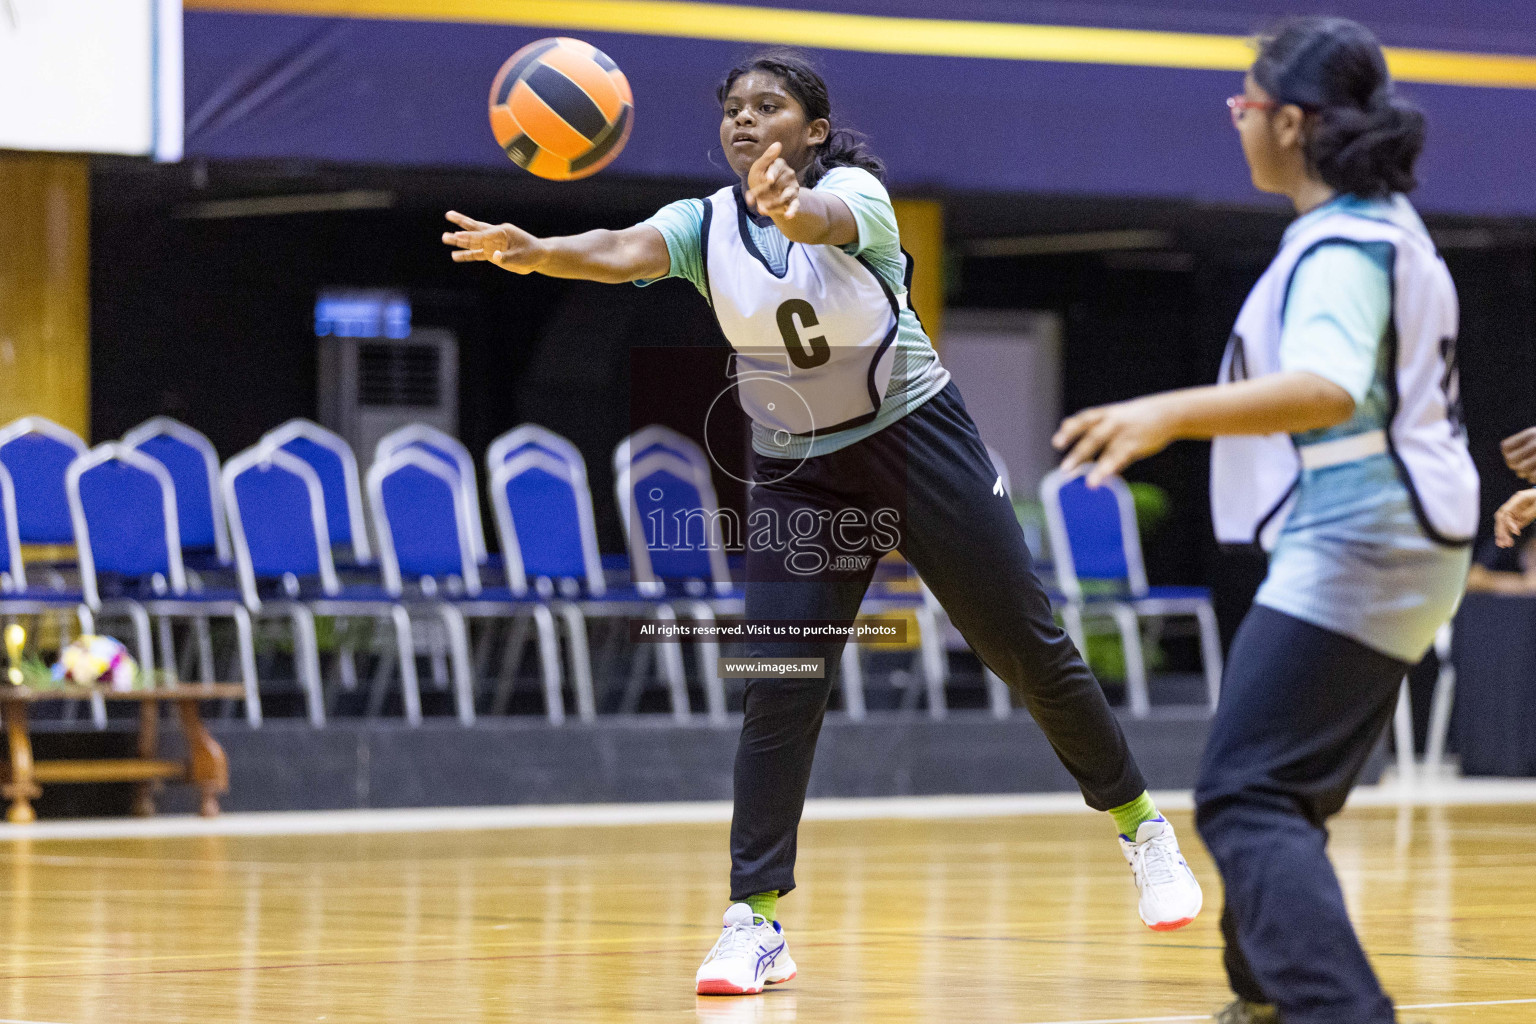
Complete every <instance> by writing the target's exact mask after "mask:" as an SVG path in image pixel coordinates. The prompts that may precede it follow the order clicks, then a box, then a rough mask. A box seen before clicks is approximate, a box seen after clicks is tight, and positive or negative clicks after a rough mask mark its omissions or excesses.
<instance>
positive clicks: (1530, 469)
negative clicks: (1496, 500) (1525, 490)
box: [1499, 427, 1536, 483]
mask: <svg viewBox="0 0 1536 1024" xmlns="http://www.w3.org/2000/svg"><path fill="white" fill-rule="evenodd" d="M1499 450H1500V451H1502V452H1503V453H1504V464H1505V465H1507V466H1508V467H1509V468H1510V469H1512V470H1514V471H1515V475H1516V476H1518V477H1519V478H1520V479H1522V480H1526V481H1529V482H1531V483H1536V427H1526V428H1525V429H1524V430H1522V431H1520V433H1518V434H1511V435H1510V436H1509V437H1506V438H1505V439H1504V440H1502V441H1500V442H1499Z"/></svg>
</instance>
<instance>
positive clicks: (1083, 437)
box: [1051, 395, 1174, 487]
mask: <svg viewBox="0 0 1536 1024" xmlns="http://www.w3.org/2000/svg"><path fill="white" fill-rule="evenodd" d="M1166 408H1167V407H1166V405H1165V404H1164V403H1163V402H1162V401H1161V400H1160V397H1159V396H1155V395H1154V396H1152V397H1149V398H1137V399H1134V400H1132V401H1129V402H1117V403H1115V404H1114V405H1101V406H1097V407H1095V408H1092V409H1084V410H1083V411H1082V412H1080V413H1078V414H1077V415H1075V416H1068V417H1067V418H1066V419H1065V420H1063V421H1062V423H1061V426H1060V427H1059V428H1058V429H1057V431H1056V434H1055V436H1054V437H1052V438H1051V445H1052V446H1053V447H1054V448H1055V449H1056V450H1057V451H1064V452H1066V453H1067V457H1066V458H1064V459H1062V461H1061V468H1062V471H1063V472H1066V473H1070V472H1072V471H1073V470H1075V469H1077V468H1078V467H1079V466H1085V465H1087V464H1088V463H1090V462H1091V463H1093V464H1094V466H1093V469H1092V470H1090V471H1089V473H1088V486H1089V487H1098V486H1099V485H1100V484H1102V483H1104V481H1106V480H1108V479H1109V478H1110V477H1112V476H1115V475H1117V474H1119V473H1120V472H1121V471H1122V470H1124V469H1125V468H1126V467H1127V466H1129V465H1130V464H1131V463H1133V462H1137V461H1139V460H1141V459H1144V458H1146V457H1147V456H1149V455H1156V454H1157V453H1158V452H1160V451H1162V450H1163V449H1164V448H1166V447H1168V444H1169V442H1171V441H1173V440H1174V433H1173V426H1172V423H1171V419H1170V417H1169V416H1168V414H1167V412H1166Z"/></svg>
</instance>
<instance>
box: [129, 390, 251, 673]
mask: <svg viewBox="0 0 1536 1024" xmlns="http://www.w3.org/2000/svg"><path fill="white" fill-rule="evenodd" d="M122 443H123V444H125V445H127V446H128V447H130V448H134V449H137V450H138V451H141V452H143V453H144V454H145V455H148V456H149V457H150V458H152V459H154V460H156V461H157V462H159V463H160V464H161V465H162V466H164V467H165V468H166V470H167V472H169V473H170V474H171V481H172V482H173V483H174V484H175V485H176V514H177V516H179V517H180V522H179V523H178V526H179V528H180V530H181V559H182V564H183V565H184V566H185V567H186V570H187V573H188V577H187V579H188V583H189V585H190V586H191V587H192V589H194V590H197V589H200V588H201V587H202V585H203V579H202V576H201V574H203V573H211V574H213V575H214V578H215V579H217V578H218V575H219V574H225V580H224V582H225V583H226V585H227V583H228V580H229V576H230V575H232V574H233V571H234V556H233V555H232V554H231V552H230V547H229V527H228V524H227V522H226V520H225V516H224V499H223V498H222V497H221V496H220V494H219V455H218V452H216V451H215V450H214V447H213V442H211V441H209V440H208V438H207V437H206V436H205V435H204V434H203V433H202V432H200V431H198V430H194V429H193V428H192V427H189V426H187V425H186V424H185V423H182V422H180V421H179V420H174V419H172V418H170V417H169V416H156V417H154V418H153V419H149V420H145V421H144V422H143V423H141V424H139V425H138V426H137V427H134V428H133V429H132V430H130V431H128V433H126V434H124V435H123V442H122ZM193 633H194V636H195V638H196V640H197V644H196V647H197V661H198V674H199V676H200V678H201V679H202V680H203V681H204V682H213V681H214V679H213V676H214V670H213V635H212V632H211V631H210V629H209V625H208V620H207V619H195V620H194V621H193Z"/></svg>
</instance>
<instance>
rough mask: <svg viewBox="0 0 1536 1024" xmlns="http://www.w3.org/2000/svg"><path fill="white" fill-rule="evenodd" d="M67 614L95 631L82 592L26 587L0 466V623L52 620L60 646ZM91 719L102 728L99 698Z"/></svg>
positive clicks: (11, 494)
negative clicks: (14, 619)
mask: <svg viewBox="0 0 1536 1024" xmlns="http://www.w3.org/2000/svg"><path fill="white" fill-rule="evenodd" d="M71 613H73V615H74V618H75V621H76V623H77V624H78V625H79V628H80V632H81V633H82V634H88V633H94V632H95V631H96V620H95V617H94V616H93V615H92V614H91V610H90V608H88V607H86V604H85V595H84V594H83V593H81V592H80V591H78V590H62V589H56V588H44V587H33V586H30V585H28V582H27V567H26V563H25V562H24V561H23V559H22V552H21V531H20V529H19V528H18V527H17V524H16V490H15V487H14V485H13V484H12V483H11V474H10V471H9V470H7V469H6V468H5V465H4V463H0V620H4V619H10V618H12V617H16V616H28V617H32V616H37V617H47V616H52V617H55V618H56V619H57V620H58V623H59V633H60V636H59V645H60V646H61V647H62V646H63V645H64V644H67V643H68V642H69V640H70V624H69V617H70V615H71ZM141 653H142V652H141ZM68 707H69V709H70V711H71V712H73V709H74V707H75V702H73V701H71V702H70V703H69V705H68ZM91 716H92V718H93V719H94V720H95V724H96V727H97V728H98V729H102V728H105V727H106V724H107V706H106V703H105V702H103V701H102V700H101V698H100V697H96V698H93V699H92V701H91Z"/></svg>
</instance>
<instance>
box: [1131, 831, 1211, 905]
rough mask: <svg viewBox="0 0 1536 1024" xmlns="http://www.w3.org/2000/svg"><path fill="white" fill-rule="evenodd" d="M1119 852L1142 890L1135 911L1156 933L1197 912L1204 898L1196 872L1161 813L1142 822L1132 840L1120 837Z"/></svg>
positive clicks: (1137, 885)
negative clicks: (1188, 862) (1187, 861)
mask: <svg viewBox="0 0 1536 1024" xmlns="http://www.w3.org/2000/svg"><path fill="white" fill-rule="evenodd" d="M1120 852H1121V853H1123V854H1125V862H1126V863H1127V864H1129V865H1130V866H1131V874H1132V875H1134V876H1135V878H1136V888H1137V890H1138V891H1139V892H1140V893H1141V901H1140V903H1139V904H1138V906H1137V910H1138V911H1139V912H1140V914H1141V921H1142V923H1143V924H1145V925H1146V926H1147V927H1148V928H1151V929H1152V930H1153V931H1155V932H1171V931H1173V930H1174V929H1175V928H1183V927H1184V926H1185V925H1187V924H1189V923H1190V922H1191V921H1193V920H1194V919H1195V916H1196V915H1197V914H1199V913H1200V906H1201V904H1202V902H1203V900H1204V897H1203V896H1202V895H1201V893H1200V883H1199V882H1197V881H1195V873H1194V872H1193V871H1191V870H1189V865H1188V864H1186V863H1185V862H1184V855H1183V854H1182V853H1180V852H1179V841H1178V839H1177V838H1175V837H1174V834H1173V826H1172V825H1170V824H1169V823H1168V822H1167V821H1165V820H1164V819H1163V818H1162V816H1161V815H1159V816H1158V817H1156V818H1153V819H1151V820H1150V821H1144V822H1142V823H1141V826H1140V827H1139V828H1137V829H1136V838H1135V840H1134V841H1133V840H1130V839H1127V838H1126V837H1125V836H1121V837H1120Z"/></svg>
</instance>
